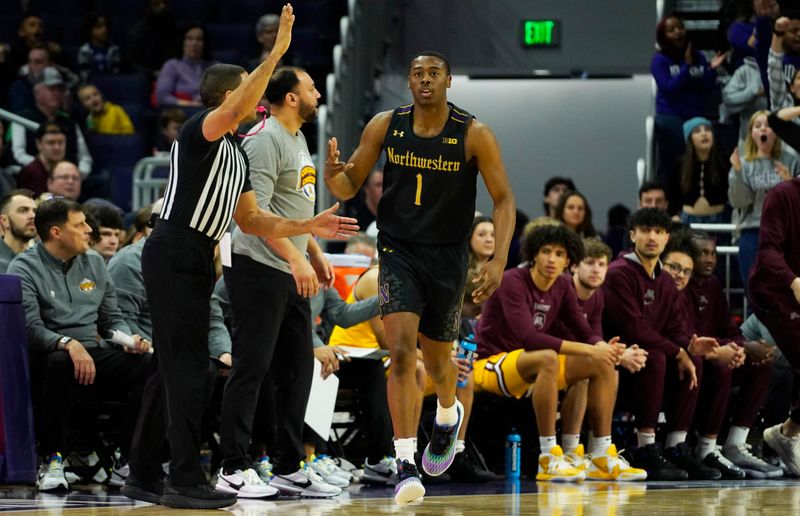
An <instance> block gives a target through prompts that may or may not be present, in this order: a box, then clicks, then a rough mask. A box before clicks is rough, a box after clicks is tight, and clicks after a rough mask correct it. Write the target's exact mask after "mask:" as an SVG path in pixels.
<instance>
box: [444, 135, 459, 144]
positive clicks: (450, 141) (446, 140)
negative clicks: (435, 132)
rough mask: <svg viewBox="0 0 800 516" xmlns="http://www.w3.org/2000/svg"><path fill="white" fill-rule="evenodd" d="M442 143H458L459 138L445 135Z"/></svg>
mask: <svg viewBox="0 0 800 516" xmlns="http://www.w3.org/2000/svg"><path fill="white" fill-rule="evenodd" d="M442 143H446V144H447V145H456V144H458V138H448V137H447V136H443V137H442Z"/></svg>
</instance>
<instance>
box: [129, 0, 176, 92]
mask: <svg viewBox="0 0 800 516" xmlns="http://www.w3.org/2000/svg"><path fill="white" fill-rule="evenodd" d="M175 32H176V27H175V16H174V14H173V13H172V8H171V7H170V5H169V2H168V0H149V2H148V4H147V9H146V10H145V13H144V17H143V18H142V19H141V20H139V21H137V22H136V23H134V24H133V27H132V28H131V30H130V34H129V36H128V45H127V53H126V56H125V62H127V63H130V64H131V66H132V67H133V69H134V70H136V71H138V72H143V73H146V74H147V76H148V77H149V78H151V79H155V78H156V76H157V75H158V71H159V69H161V66H162V65H163V64H164V62H165V61H166V60H167V59H169V58H171V57H174V56H175V49H174V48H172V45H169V44H165V43H166V42H168V41H172V40H173V38H174V37H175Z"/></svg>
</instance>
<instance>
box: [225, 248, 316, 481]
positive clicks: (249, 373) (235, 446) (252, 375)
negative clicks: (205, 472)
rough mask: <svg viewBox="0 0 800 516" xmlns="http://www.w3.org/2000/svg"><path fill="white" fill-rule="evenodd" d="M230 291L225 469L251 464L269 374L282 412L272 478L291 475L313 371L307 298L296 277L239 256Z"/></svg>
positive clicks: (229, 276) (228, 279)
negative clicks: (256, 418) (256, 419)
mask: <svg viewBox="0 0 800 516" xmlns="http://www.w3.org/2000/svg"><path fill="white" fill-rule="evenodd" d="M225 286H226V287H227V288H228V292H229V293H230V296H231V308H232V309H233V353H232V354H233V369H232V370H231V374H230V376H229V377H228V383H227V384H226V385H225V394H224V395H223V397H222V421H221V425H220V426H221V432H220V433H221V442H220V447H221V448H222V453H223V466H224V467H225V470H226V471H233V470H236V469H246V468H249V467H252V466H251V462H250V460H249V459H248V456H247V450H248V448H249V445H250V437H251V432H252V428H253V417H254V414H255V411H256V406H257V402H258V393H259V390H260V389H261V382H262V380H263V379H264V376H265V375H266V374H267V371H270V374H271V375H272V376H273V380H274V382H275V403H276V413H277V414H278V421H277V433H276V435H275V450H272V451H270V455H271V457H272V459H273V466H274V471H275V473H278V474H288V473H292V472H294V471H297V469H298V467H299V463H300V461H301V460H302V459H303V457H304V455H305V454H304V453H303V420H304V418H305V413H306V404H307V403H308V394H309V392H310V391H311V375H312V374H313V370H314V369H313V368H314V353H313V350H312V344H311V308H310V306H309V302H308V299H305V298H303V297H300V296H299V295H298V294H297V287H296V286H295V282H294V278H293V277H292V276H291V274H286V273H284V272H281V271H278V270H276V269H273V268H271V267H267V266H265V265H263V264H260V263H258V262H256V261H254V260H252V259H250V258H248V257H246V256H243V255H239V254H234V255H233V267H231V268H229V269H225ZM273 355H274V356H275V360H274V361H273Z"/></svg>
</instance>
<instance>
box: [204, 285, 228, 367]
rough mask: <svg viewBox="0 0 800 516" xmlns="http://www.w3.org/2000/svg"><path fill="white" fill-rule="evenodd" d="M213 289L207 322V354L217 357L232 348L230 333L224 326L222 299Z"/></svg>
mask: <svg viewBox="0 0 800 516" xmlns="http://www.w3.org/2000/svg"><path fill="white" fill-rule="evenodd" d="M217 290H218V289H217V288H215V289H214V293H213V294H212V295H211V302H210V306H209V307H210V309H211V312H210V317H209V323H208V354H209V355H210V356H212V357H219V356H220V355H221V354H223V353H230V352H231V349H232V344H231V334H230V333H229V332H228V327H227V326H225V314H224V311H223V309H222V303H224V300H223V299H222V298H221V296H220V294H219V293H218V292H217Z"/></svg>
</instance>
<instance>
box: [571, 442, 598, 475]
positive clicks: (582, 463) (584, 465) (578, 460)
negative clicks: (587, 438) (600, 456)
mask: <svg viewBox="0 0 800 516" xmlns="http://www.w3.org/2000/svg"><path fill="white" fill-rule="evenodd" d="M564 456H565V457H566V458H567V461H568V462H569V463H570V464H572V466H573V467H574V468H576V469H579V470H581V471H586V470H587V469H588V468H589V464H591V462H592V461H591V459H590V458H589V457H588V456H587V455H586V453H585V452H584V450H583V445H582V444H579V445H578V447H577V448H575V449H574V450H572V451H571V452H567V453H566V454H564Z"/></svg>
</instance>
